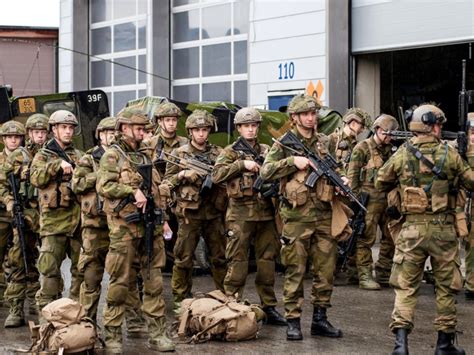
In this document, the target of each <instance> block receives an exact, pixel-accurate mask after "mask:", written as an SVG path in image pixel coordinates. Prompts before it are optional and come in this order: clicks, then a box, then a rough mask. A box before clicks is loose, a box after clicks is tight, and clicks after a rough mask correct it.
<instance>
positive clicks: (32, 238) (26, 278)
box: [5, 229, 40, 306]
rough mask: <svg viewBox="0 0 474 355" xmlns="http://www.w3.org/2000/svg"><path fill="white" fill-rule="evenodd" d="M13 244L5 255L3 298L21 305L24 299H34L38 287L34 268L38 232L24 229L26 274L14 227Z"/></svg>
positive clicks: (37, 276)
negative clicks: (5, 284) (5, 278)
mask: <svg viewBox="0 0 474 355" xmlns="http://www.w3.org/2000/svg"><path fill="white" fill-rule="evenodd" d="M13 233H14V237H13V245H12V246H11V248H10V250H9V251H8V256H7V261H6V263H5V264H6V265H7V270H8V273H7V274H6V276H7V281H8V285H7V289H6V290H5V300H6V301H8V302H9V303H10V305H13V304H19V305H20V306H21V305H23V303H24V301H25V300H26V299H28V300H30V301H32V302H33V301H34V300H35V295H36V292H38V290H39V288H40V283H39V272H38V269H37V268H36V261H37V260H38V255H39V252H38V238H39V236H38V234H36V233H34V232H32V231H31V230H29V229H27V230H26V231H25V247H26V262H27V265H28V274H26V270H25V264H24V255H23V253H22V250H21V244H20V238H19V236H18V233H17V231H16V229H15V230H14V231H13Z"/></svg>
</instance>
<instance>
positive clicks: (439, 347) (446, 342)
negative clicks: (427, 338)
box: [435, 331, 466, 355]
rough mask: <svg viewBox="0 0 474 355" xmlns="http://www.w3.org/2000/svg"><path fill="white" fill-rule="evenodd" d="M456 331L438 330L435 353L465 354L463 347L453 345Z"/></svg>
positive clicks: (442, 354) (437, 354)
mask: <svg viewBox="0 0 474 355" xmlns="http://www.w3.org/2000/svg"><path fill="white" fill-rule="evenodd" d="M455 337H456V333H445V332H442V331H439V332H438V341H437V342H436V349H435V355H465V354H466V352H465V351H464V349H462V348H459V347H457V346H456V345H454V338H455Z"/></svg>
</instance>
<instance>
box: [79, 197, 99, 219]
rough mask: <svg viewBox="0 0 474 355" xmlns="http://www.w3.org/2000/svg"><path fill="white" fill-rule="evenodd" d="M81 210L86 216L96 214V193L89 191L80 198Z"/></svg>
mask: <svg viewBox="0 0 474 355" xmlns="http://www.w3.org/2000/svg"><path fill="white" fill-rule="evenodd" d="M81 210H82V213H84V214H85V215H86V216H96V215H97V195H96V194H95V193H90V194H87V195H85V196H82V198H81Z"/></svg>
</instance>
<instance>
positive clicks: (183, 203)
mask: <svg viewBox="0 0 474 355" xmlns="http://www.w3.org/2000/svg"><path fill="white" fill-rule="evenodd" d="M199 191H200V190H199V187H197V186H196V185H184V186H182V187H181V188H180V189H179V192H178V198H177V207H178V209H182V210H183V211H184V210H185V209H189V210H197V209H199Z"/></svg>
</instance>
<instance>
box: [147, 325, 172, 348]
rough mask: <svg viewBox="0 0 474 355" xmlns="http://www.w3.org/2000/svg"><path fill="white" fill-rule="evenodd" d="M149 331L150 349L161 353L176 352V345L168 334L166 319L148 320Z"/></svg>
mask: <svg viewBox="0 0 474 355" xmlns="http://www.w3.org/2000/svg"><path fill="white" fill-rule="evenodd" d="M147 324H148V331H149V332H150V336H149V338H148V348H149V349H152V350H157V351H161V352H167V351H174V350H175V345H174V343H173V341H172V340H171V339H170V338H169V337H168V334H166V318H165V317H160V318H147Z"/></svg>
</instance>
